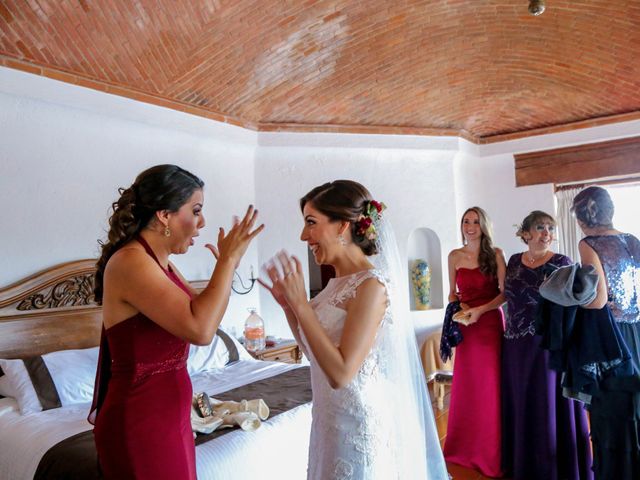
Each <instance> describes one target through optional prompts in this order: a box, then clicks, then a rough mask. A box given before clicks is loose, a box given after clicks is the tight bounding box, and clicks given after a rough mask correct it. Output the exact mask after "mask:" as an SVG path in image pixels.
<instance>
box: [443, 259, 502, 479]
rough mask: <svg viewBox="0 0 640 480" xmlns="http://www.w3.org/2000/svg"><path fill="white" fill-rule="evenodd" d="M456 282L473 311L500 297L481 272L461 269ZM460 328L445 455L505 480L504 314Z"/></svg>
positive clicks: (492, 280) (492, 281)
mask: <svg viewBox="0 0 640 480" xmlns="http://www.w3.org/2000/svg"><path fill="white" fill-rule="evenodd" d="M456 284H457V286H458V291H459V292H460V295H461V301H462V302H464V303H466V304H468V305H469V306H470V307H475V306H478V305H483V304H485V303H487V302H489V301H491V300H492V299H493V298H495V297H496V296H497V295H498V293H500V292H499V289H498V282H497V280H496V279H495V278H490V277H487V276H486V275H484V274H483V273H482V272H480V269H479V268H474V269H469V268H459V269H458V271H457V273H456ZM460 329H461V331H462V335H463V340H462V342H461V343H460V344H459V345H458V346H457V347H456V358H455V363H454V366H453V385H452V387H451V402H450V406H449V420H448V423H447V437H446V440H445V445H444V456H445V459H446V460H447V461H448V462H452V463H456V464H458V465H463V466H465V467H468V468H472V469H474V470H477V471H479V472H481V473H482V474H483V475H485V476H488V477H500V476H501V475H502V469H501V455H500V450H501V423H500V418H501V417H500V416H501V412H500V407H501V402H500V398H501V397H500V371H501V362H500V358H501V349H502V336H503V333H504V316H503V313H502V310H501V309H496V310H491V311H489V312H487V313H485V314H484V315H482V316H481V317H480V319H479V320H478V321H477V322H476V323H474V324H472V325H469V326H464V325H460Z"/></svg>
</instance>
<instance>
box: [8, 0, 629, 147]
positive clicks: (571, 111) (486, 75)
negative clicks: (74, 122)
mask: <svg viewBox="0 0 640 480" xmlns="http://www.w3.org/2000/svg"><path fill="white" fill-rule="evenodd" d="M0 29H1V34H0V64H1V65H5V66H8V67H12V68H19V69H22V70H26V71H30V72H34V73H38V74H40V75H45V76H49V77H52V78H57V79H60V80H63V81H67V82H71V83H77V84H80V85H83V86H88V87H91V88H96V89H100V90H103V91H107V92H110V93H115V94H119V95H125V96H128V97H131V98H136V99H139V100H142V101H147V102H151V103H156V104H160V105H164V106H168V107H171V108H176V109H179V110H183V111H187V112H190V113H195V114H198V115H204V116H207V117H209V118H214V119H217V120H222V121H228V122H231V123H236V124H239V125H243V126H246V127H248V128H253V129H258V130H302V131H345V132H348V131H354V132H358V131H361V132H376V133H417V134H440V135H461V136H463V137H466V138H468V139H471V140H473V141H477V142H489V141H496V140H500V139H506V138H513V137H516V136H526V135H532V134H536V133H541V132H545V131H558V130H562V129H573V128H580V127H582V126H590V125H595V124H600V123H608V122H613V121H621V120H626V119H637V118H640V1H638V0H615V1H612V0H571V1H570V0H565V1H562V0H547V11H546V12H545V13H544V14H543V15H541V16H539V17H533V16H530V15H529V14H528V13H527V0H440V1H406V0H405V1H403V0H397V1H389V0H339V1H338V0H327V1H322V0H318V1H314V0H309V1H275V0H244V1H243V0H233V1H225V0H201V1H195V0H192V1H187V0H136V1H132V0H131V1H125V0H0Z"/></svg>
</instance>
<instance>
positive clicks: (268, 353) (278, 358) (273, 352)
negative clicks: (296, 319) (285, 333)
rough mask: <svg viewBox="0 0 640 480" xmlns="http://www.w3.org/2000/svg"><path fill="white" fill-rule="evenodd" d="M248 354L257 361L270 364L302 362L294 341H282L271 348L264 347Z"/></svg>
mask: <svg viewBox="0 0 640 480" xmlns="http://www.w3.org/2000/svg"><path fill="white" fill-rule="evenodd" d="M249 353H250V354H251V355H253V357H254V358H257V359H258V360H269V361H271V362H284V363H300V361H301V360H302V352H301V351H300V347H298V344H297V343H296V341H295V340H282V341H281V342H278V343H276V344H275V345H274V346H273V347H266V348H263V349H262V350H258V351H255V352H249Z"/></svg>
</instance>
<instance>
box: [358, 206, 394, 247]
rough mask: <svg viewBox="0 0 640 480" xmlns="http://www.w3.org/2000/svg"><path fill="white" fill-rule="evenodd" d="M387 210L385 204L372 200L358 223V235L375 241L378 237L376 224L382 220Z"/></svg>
mask: <svg viewBox="0 0 640 480" xmlns="http://www.w3.org/2000/svg"><path fill="white" fill-rule="evenodd" d="M386 208H387V206H386V205H385V204H384V203H382V202H376V201H375V200H370V201H369V202H368V203H367V205H366V206H365V208H364V213H363V214H362V215H360V216H359V217H358V220H357V221H356V226H357V229H356V235H358V236H360V237H365V238H367V239H369V240H375V239H376V238H377V236H378V232H377V231H376V223H377V222H378V221H379V220H380V219H381V218H382V212H383V210H384V209H386Z"/></svg>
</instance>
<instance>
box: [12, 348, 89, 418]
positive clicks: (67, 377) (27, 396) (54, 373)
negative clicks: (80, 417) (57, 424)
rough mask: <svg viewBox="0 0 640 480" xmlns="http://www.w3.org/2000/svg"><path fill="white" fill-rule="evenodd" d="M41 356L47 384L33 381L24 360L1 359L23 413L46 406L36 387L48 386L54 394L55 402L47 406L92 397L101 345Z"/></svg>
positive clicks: (36, 410)
mask: <svg viewBox="0 0 640 480" xmlns="http://www.w3.org/2000/svg"><path fill="white" fill-rule="evenodd" d="M35 358H36V359H38V357H35ZM39 358H41V359H42V361H43V364H44V367H46V371H47V372H48V376H47V375H46V372H45V375H44V376H43V377H42V378H43V381H44V382H47V381H48V384H46V385H44V384H40V385H34V384H33V381H32V379H31V376H30V375H29V371H28V370H27V367H26V366H25V363H24V361H23V360H4V359H0V367H1V368H2V370H3V371H4V374H5V375H4V376H5V377H7V380H8V386H9V388H8V392H9V393H10V394H12V395H10V396H12V397H14V398H15V399H16V400H17V402H18V405H19V406H20V413H21V414H22V415H26V414H29V413H35V412H40V411H42V410H43V409H44V408H43V405H42V403H41V401H40V398H39V396H38V393H37V392H36V390H39V391H40V392H42V391H43V389H46V390H48V392H49V393H50V395H51V396H52V397H50V400H52V403H53V404H46V405H45V406H46V409H49V408H56V406H57V404H59V405H60V406H63V407H65V406H67V405H73V404H76V403H84V402H90V401H91V400H92V398H93V385H94V382H95V378H96V369H97V366H98V347H93V348H87V349H82V350H61V351H58V352H51V353H47V354H45V355H42V356H41V357H39ZM3 378H4V377H3ZM49 378H50V381H49ZM51 381H52V382H53V385H51ZM7 396H9V395H7Z"/></svg>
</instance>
